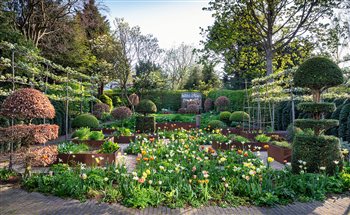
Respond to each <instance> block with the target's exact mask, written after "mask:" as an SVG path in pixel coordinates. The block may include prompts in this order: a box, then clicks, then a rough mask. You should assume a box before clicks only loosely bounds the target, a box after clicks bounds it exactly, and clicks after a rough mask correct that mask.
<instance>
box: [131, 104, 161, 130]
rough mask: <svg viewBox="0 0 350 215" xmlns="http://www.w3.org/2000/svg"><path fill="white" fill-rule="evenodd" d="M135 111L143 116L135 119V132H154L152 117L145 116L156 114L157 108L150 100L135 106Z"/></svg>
mask: <svg viewBox="0 0 350 215" xmlns="http://www.w3.org/2000/svg"><path fill="white" fill-rule="evenodd" d="M136 111H137V112H139V113H142V114H144V116H138V117H136V131H139V132H154V131H155V130H156V122H155V118H154V116H147V114H150V113H156V112H157V106H156V105H155V104H154V102H152V101H151V100H148V99H144V100H141V101H140V103H139V104H138V105H137V106H136Z"/></svg>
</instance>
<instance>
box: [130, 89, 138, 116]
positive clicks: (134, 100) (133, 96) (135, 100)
mask: <svg viewBox="0 0 350 215" xmlns="http://www.w3.org/2000/svg"><path fill="white" fill-rule="evenodd" d="M129 101H130V104H131V107H132V111H133V112H134V111H135V106H137V105H138V104H139V103H140V99H139V96H138V95H136V94H135V93H133V94H131V95H130V96H129Z"/></svg>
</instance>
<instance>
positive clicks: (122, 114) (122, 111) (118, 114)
mask: <svg viewBox="0 0 350 215" xmlns="http://www.w3.org/2000/svg"><path fill="white" fill-rule="evenodd" d="M131 115H132V112H131V110H130V108H128V107H125V106H121V107H117V108H116V109H114V110H113V111H112V116H113V118H114V119H117V120H125V119H128V118H130V117H131Z"/></svg>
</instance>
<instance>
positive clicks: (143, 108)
mask: <svg viewBox="0 0 350 215" xmlns="http://www.w3.org/2000/svg"><path fill="white" fill-rule="evenodd" d="M136 111H137V112H139V113H142V114H144V115H146V114H149V113H156V112H157V106H156V105H155V104H154V102H152V101H151V100H149V99H143V100H141V101H140V103H139V104H138V105H137V106H136Z"/></svg>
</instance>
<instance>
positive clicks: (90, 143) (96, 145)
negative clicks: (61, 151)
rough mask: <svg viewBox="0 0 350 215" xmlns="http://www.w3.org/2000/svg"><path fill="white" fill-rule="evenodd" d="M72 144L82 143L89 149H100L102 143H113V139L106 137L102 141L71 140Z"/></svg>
mask: <svg viewBox="0 0 350 215" xmlns="http://www.w3.org/2000/svg"><path fill="white" fill-rule="evenodd" d="M71 141H72V142H73V143H77V144H80V143H84V144H86V145H88V146H90V147H93V148H100V147H101V146H102V145H103V143H104V142H106V141H114V137H113V136H112V137H107V138H105V139H104V140H78V139H72V140H71Z"/></svg>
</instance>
